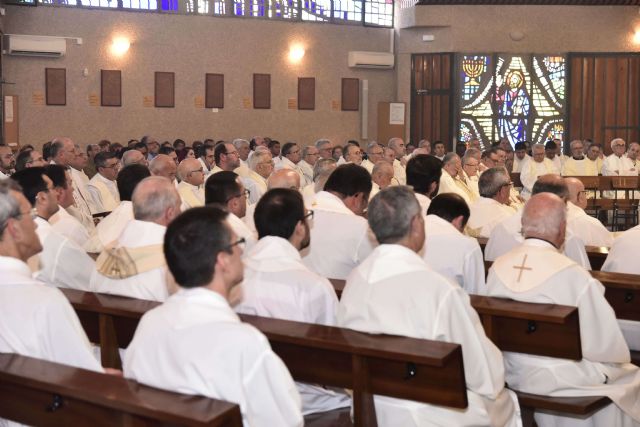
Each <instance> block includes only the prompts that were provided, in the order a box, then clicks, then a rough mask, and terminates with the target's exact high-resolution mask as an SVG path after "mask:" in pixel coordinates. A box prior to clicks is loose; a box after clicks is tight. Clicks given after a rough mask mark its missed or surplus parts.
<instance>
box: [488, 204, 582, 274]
mask: <svg viewBox="0 0 640 427" xmlns="http://www.w3.org/2000/svg"><path fill="white" fill-rule="evenodd" d="M521 230H522V210H519V211H518V212H516V213H515V214H514V215H511V216H510V217H509V218H507V219H505V220H503V221H502V222H500V223H499V224H497V225H496V226H495V227H494V228H493V231H491V234H490V235H489V240H488V241H487V246H486V247H485V248H484V259H485V260H486V261H495V260H496V259H497V258H498V257H499V256H501V255H504V254H506V253H507V252H509V251H510V250H511V249H513V248H515V247H516V246H518V245H520V243H522V242H524V237H523V236H522V233H521ZM564 254H565V255H566V256H568V257H569V258H571V259H572V260H574V261H575V262H577V263H578V264H579V265H581V266H582V267H584V268H585V269H586V270H591V263H590V262H589V257H588V256H587V251H586V250H585V248H584V241H583V240H582V239H581V238H580V237H579V236H577V235H576V234H575V233H574V230H573V228H572V227H571V225H570V224H569V222H567V232H566V236H565V241H564Z"/></svg>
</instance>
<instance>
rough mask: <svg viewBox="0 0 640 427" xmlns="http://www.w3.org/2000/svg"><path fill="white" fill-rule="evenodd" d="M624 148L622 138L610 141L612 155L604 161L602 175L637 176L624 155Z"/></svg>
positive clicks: (625, 145) (631, 164)
mask: <svg viewBox="0 0 640 427" xmlns="http://www.w3.org/2000/svg"><path fill="white" fill-rule="evenodd" d="M626 147H627V143H626V142H625V141H624V139H622V138H615V139H613V140H612V141H611V151H613V153H611V154H610V155H608V156H607V157H606V158H605V159H604V163H603V164H602V175H604V176H624V175H638V171H637V170H636V168H634V167H633V163H631V162H630V161H629V159H628V158H627V157H626V156H625V155H624V153H625V151H626ZM612 197H613V196H612Z"/></svg>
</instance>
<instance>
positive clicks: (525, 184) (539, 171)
mask: <svg viewBox="0 0 640 427" xmlns="http://www.w3.org/2000/svg"><path fill="white" fill-rule="evenodd" d="M531 154H532V156H531V160H530V161H527V162H526V163H524V164H523V165H522V170H521V171H520V181H521V182H522V192H521V193H520V195H521V196H522V197H523V198H524V199H525V200H526V199H528V198H529V197H530V196H531V191H532V189H533V184H535V182H536V180H537V179H538V177H540V176H542V175H548V174H551V173H555V174H559V173H560V169H558V168H557V167H556V165H555V164H554V163H553V162H552V161H551V160H549V159H548V158H547V157H546V156H545V151H544V145H542V144H534V145H533V147H531Z"/></svg>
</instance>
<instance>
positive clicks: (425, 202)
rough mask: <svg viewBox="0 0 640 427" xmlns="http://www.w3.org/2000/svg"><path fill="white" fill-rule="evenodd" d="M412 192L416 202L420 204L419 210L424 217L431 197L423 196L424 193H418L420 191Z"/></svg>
mask: <svg viewBox="0 0 640 427" xmlns="http://www.w3.org/2000/svg"><path fill="white" fill-rule="evenodd" d="M413 194H414V196H416V199H418V204H420V211H421V212H422V215H424V216H425V218H426V217H427V211H428V210H429V206H430V205H431V199H430V198H428V197H427V196H425V195H424V194H420V193H413Z"/></svg>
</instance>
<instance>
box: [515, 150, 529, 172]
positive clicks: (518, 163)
mask: <svg viewBox="0 0 640 427" xmlns="http://www.w3.org/2000/svg"><path fill="white" fill-rule="evenodd" d="M529 160H531V156H530V155H528V154H525V155H524V158H523V159H522V160H520V159H519V158H518V156H516V155H514V156H513V170H512V172H517V173H520V172H522V165H524V164H525V163H526V162H528V161H529Z"/></svg>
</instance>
